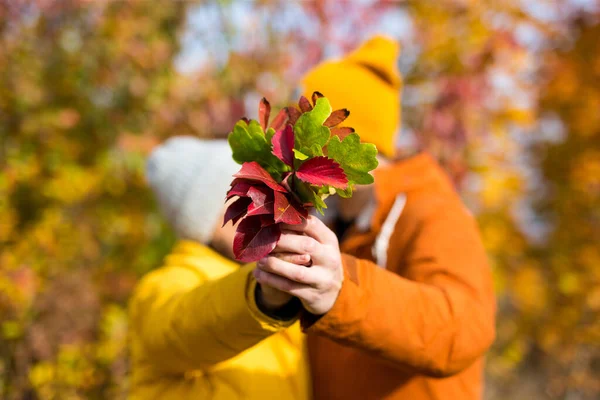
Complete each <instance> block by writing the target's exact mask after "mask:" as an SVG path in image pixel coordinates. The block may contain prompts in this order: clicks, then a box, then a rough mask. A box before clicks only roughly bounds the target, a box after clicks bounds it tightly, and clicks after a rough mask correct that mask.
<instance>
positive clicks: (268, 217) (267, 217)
mask: <svg viewBox="0 0 600 400" xmlns="http://www.w3.org/2000/svg"><path fill="white" fill-rule="evenodd" d="M278 193H279V192H278ZM274 223H275V220H274V219H273V214H263V215H261V216H260V226H269V225H273V224H274Z"/></svg>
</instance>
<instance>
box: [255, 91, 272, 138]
mask: <svg viewBox="0 0 600 400" xmlns="http://www.w3.org/2000/svg"><path fill="white" fill-rule="evenodd" d="M270 115H271V104H269V101H268V100H267V99H265V98H264V97H263V98H262V99H261V100H260V103H259V105H258V122H259V123H260V126H262V128H263V131H266V130H267V125H268V124H269V116H270Z"/></svg>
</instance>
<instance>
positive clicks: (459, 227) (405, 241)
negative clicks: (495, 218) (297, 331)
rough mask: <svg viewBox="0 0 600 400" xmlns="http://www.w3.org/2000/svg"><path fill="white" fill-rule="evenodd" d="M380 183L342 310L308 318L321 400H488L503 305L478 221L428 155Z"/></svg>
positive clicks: (352, 243) (352, 251) (352, 261)
mask: <svg viewBox="0 0 600 400" xmlns="http://www.w3.org/2000/svg"><path fill="white" fill-rule="evenodd" d="M375 182H376V183H375V185H376V186H375V194H376V200H377V208H376V211H375V213H374V214H373V217H372V219H371V227H370V228H369V230H368V231H366V232H357V231H356V230H354V231H351V232H349V235H347V238H346V239H345V240H344V241H343V243H342V250H343V252H344V253H345V254H344V255H343V260H344V270H345V279H344V283H343V286H342V289H341V291H340V294H339V297H338V299H337V301H336V303H335V305H334V307H333V308H332V309H331V310H330V311H329V312H328V313H327V314H325V315H324V316H323V317H322V318H320V319H318V320H317V321H316V322H314V321H310V319H309V318H304V320H303V325H304V330H305V332H307V333H308V334H309V337H308V344H309V355H310V361H311V367H312V379H313V388H314V395H315V398H316V399H361V400H362V399H410V400H419V399H452V400H459V399H480V398H481V396H482V390H483V378H482V373H483V355H484V353H485V351H486V350H487V349H488V347H489V346H490V344H491V343H492V342H493V339H494V314H495V300H494V294H493V288H492V279H491V272H490V268H489V267H488V264H487V261H486V255H485V252H484V249H483V246H482V244H481V241H480V238H479V234H478V230H477V227H476V223H475V221H474V219H473V217H472V216H471V215H470V213H469V212H468V211H467V210H466V209H465V207H464V206H463V204H462V203H461V201H460V199H459V197H458V196H457V194H456V193H455V192H454V190H453V188H452V185H451V183H450V182H449V180H448V179H447V177H446V176H445V174H444V173H443V172H442V170H441V168H440V167H439V166H438V165H437V164H436V162H435V161H433V159H432V158H431V157H430V156H429V155H426V154H421V155H418V156H416V157H414V158H412V159H409V160H406V161H403V162H399V163H396V164H394V165H392V166H390V167H385V168H383V169H382V170H379V171H377V172H376V175H375ZM378 264H380V265H378Z"/></svg>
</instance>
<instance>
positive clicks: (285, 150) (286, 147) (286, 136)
mask: <svg viewBox="0 0 600 400" xmlns="http://www.w3.org/2000/svg"><path fill="white" fill-rule="evenodd" d="M271 143H273V154H275V156H276V157H277V158H279V159H280V160H281V161H283V162H284V163H286V164H287V165H289V166H290V167H292V168H293V167H294V151H293V150H294V129H293V128H292V126H291V125H286V127H285V128H284V129H282V130H280V131H277V132H275V135H273V139H271Z"/></svg>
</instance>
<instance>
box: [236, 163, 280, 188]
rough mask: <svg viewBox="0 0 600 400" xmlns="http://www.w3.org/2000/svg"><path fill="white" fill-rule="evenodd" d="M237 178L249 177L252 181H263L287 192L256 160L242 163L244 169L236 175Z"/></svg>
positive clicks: (271, 186) (269, 185)
mask: <svg viewBox="0 0 600 400" xmlns="http://www.w3.org/2000/svg"><path fill="white" fill-rule="evenodd" d="M233 176H234V177H236V178H242V179H248V180H251V181H258V182H262V183H264V184H265V185H267V186H268V187H270V188H271V189H273V190H277V191H279V192H285V191H286V190H285V188H284V187H283V186H281V185H279V184H278V183H277V182H276V181H275V179H273V177H272V176H271V175H270V174H269V173H268V172H267V171H266V170H265V169H264V168H263V167H261V166H260V164H258V163H257V162H256V161H251V162H245V163H243V164H242V169H240V170H239V172H238V173H237V174H235V175H233Z"/></svg>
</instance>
